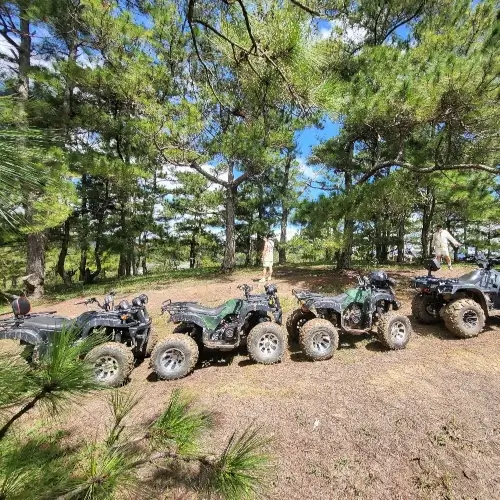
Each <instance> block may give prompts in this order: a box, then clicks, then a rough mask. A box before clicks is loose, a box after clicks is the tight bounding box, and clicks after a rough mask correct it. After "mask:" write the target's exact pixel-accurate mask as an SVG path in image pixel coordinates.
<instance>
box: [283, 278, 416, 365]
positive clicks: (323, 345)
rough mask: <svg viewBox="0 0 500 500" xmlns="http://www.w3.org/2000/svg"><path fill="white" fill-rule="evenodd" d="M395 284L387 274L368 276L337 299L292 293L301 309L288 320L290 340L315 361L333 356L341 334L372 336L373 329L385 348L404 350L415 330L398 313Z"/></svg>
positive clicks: (299, 292) (304, 292) (317, 294)
mask: <svg viewBox="0 0 500 500" xmlns="http://www.w3.org/2000/svg"><path fill="white" fill-rule="evenodd" d="M395 284H396V282H395V281H394V280H393V279H392V278H388V277H387V275H386V273H385V272H383V271H374V272H372V273H370V274H369V276H363V277H361V276H358V286H357V287H355V288H351V289H349V290H346V291H345V292H344V293H341V294H340V295H337V296H336V297H330V296H327V295H323V294H319V293H313V292H311V291H309V290H292V293H293V295H294V296H295V297H296V298H297V300H298V302H299V303H300V304H301V307H300V308H299V309H296V310H295V311H293V312H292V314H291V315H290V316H289V318H288V320H287V324H286V326H287V331H288V338H289V339H290V341H291V342H299V344H300V347H301V349H302V351H303V352H304V353H305V355H306V356H307V357H308V358H309V359H311V360H313V361H319V360H325V359H329V358H331V357H332V356H333V354H334V353H335V351H336V350H337V348H338V345H339V332H340V333H348V334H354V335H362V334H366V333H370V332H371V329H372V328H373V327H374V326H376V328H377V334H376V335H377V338H378V339H379V341H380V342H382V344H384V346H386V347H387V348H389V349H403V348H404V347H405V346H406V344H407V343H408V341H409V340H410V336H411V332H412V328H411V323H410V320H409V319H408V317H407V316H405V315H403V314H400V313H399V312H398V309H399V308H400V303H399V301H398V300H396V297H395V295H394V290H393V288H392V287H393V286H394V285H395ZM313 309H314V310H315V312H313Z"/></svg>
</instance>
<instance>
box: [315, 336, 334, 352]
mask: <svg viewBox="0 0 500 500" xmlns="http://www.w3.org/2000/svg"><path fill="white" fill-rule="evenodd" d="M330 344H331V339H330V335H328V333H325V332H318V333H316V334H314V335H313V337H312V345H313V349H314V350H315V351H316V352H318V353H321V354H322V353H325V352H327V351H328V350H329V349H330Z"/></svg>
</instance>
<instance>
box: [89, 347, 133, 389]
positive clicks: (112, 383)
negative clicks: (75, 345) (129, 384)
mask: <svg viewBox="0 0 500 500" xmlns="http://www.w3.org/2000/svg"><path fill="white" fill-rule="evenodd" d="M85 361H87V362H88V363H90V364H91V366H92V370H93V373H94V377H95V380H96V382H97V383H98V384H100V385H103V386H105V387H119V386H121V385H123V384H124V383H125V382H126V381H127V379H128V378H129V376H130V374H131V373H132V370H133V369H134V355H133V353H132V351H131V350H130V348H128V347H127V346H125V345H123V344H119V343H118V342H106V343H104V344H100V345H98V346H96V347H94V348H93V349H91V350H90V351H89V352H88V353H87V355H86V356H85Z"/></svg>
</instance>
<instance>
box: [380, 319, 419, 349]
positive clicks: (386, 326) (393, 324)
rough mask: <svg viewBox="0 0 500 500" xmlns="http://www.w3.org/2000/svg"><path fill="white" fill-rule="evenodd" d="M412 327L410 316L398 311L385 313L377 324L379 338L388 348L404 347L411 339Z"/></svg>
mask: <svg viewBox="0 0 500 500" xmlns="http://www.w3.org/2000/svg"><path fill="white" fill-rule="evenodd" d="M411 333H412V327H411V323H410V320H409V319H408V316H405V315H404V314H400V313H398V312H397V311H389V312H388V313H385V314H384V315H383V316H382V317H381V318H380V320H379V322H378V326H377V338H378V339H379V341H380V342H381V343H382V344H384V346H385V347H387V348H388V349H395V350H397V349H404V348H405V347H406V344H408V342H409V341H410V338H411Z"/></svg>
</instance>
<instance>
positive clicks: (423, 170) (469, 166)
mask: <svg viewBox="0 0 500 500" xmlns="http://www.w3.org/2000/svg"><path fill="white" fill-rule="evenodd" d="M387 167H402V168H406V169H408V170H411V171H412V172H416V173H418V174H429V173H431V172H439V171H443V170H479V171H482V172H488V173H490V174H495V175H499V174H500V169H498V168H496V167H490V166H488V165H483V164H481V163H459V164H456V165H434V166H433V167H418V166H417V165H413V164H412V163H408V162H405V161H397V160H390V161H383V162H381V163H378V164H376V165H375V166H374V167H373V168H372V169H370V170H369V171H368V172H366V173H365V174H364V175H363V176H362V177H361V178H360V179H359V180H358V182H357V183H358V184H363V183H364V182H366V181H367V180H369V179H370V178H371V177H373V176H374V175H375V174H376V173H377V172H378V171H379V170H382V169H383V168H387Z"/></svg>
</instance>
